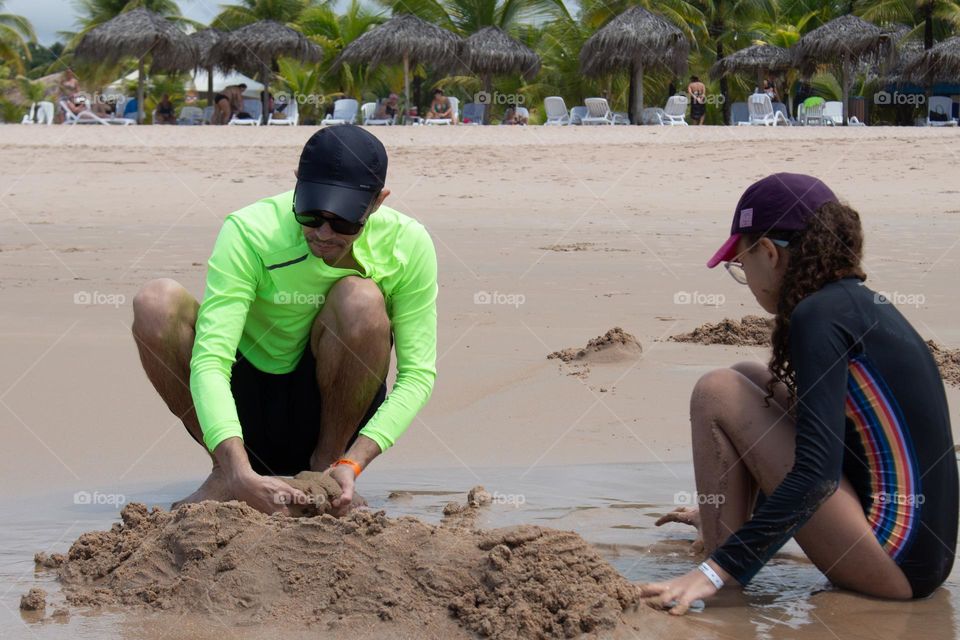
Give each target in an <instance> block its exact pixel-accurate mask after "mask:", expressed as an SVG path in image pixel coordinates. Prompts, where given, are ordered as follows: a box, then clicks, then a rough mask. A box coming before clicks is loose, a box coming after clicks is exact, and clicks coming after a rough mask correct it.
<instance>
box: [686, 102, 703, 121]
mask: <svg viewBox="0 0 960 640" xmlns="http://www.w3.org/2000/svg"><path fill="white" fill-rule="evenodd" d="M706 114H707V105H706V104H703V103H700V102H694V103H693V104H692V105H690V118H691V119H693V120H699V119H700V118H702V117H703V116H705V115H706Z"/></svg>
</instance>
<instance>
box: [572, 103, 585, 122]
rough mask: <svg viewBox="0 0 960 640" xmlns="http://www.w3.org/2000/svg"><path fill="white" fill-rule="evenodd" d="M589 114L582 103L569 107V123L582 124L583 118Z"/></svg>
mask: <svg viewBox="0 0 960 640" xmlns="http://www.w3.org/2000/svg"><path fill="white" fill-rule="evenodd" d="M588 115H590V111H588V110H587V108H586V107H584V106H583V105H580V106H576V107H574V108H573V109H570V124H583V119H584V118H585V117H587V116H588Z"/></svg>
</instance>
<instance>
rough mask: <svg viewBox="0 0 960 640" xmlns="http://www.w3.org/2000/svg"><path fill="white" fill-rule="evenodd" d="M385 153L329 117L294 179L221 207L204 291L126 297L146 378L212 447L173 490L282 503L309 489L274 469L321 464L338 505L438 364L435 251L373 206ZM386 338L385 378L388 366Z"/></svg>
mask: <svg viewBox="0 0 960 640" xmlns="http://www.w3.org/2000/svg"><path fill="white" fill-rule="evenodd" d="M386 174H387V154H386V150H385V149H384V148H383V145H382V144H381V143H380V141H379V140H377V138H376V137H374V136H373V135H372V134H370V133H369V132H367V131H365V130H363V129H362V128H360V127H356V126H353V125H341V126H335V127H327V128H324V129H322V130H320V131H319V132H317V133H316V134H314V135H313V136H312V137H311V138H310V140H308V141H307V144H306V145H305V146H304V148H303V152H302V154H301V156H300V164H299V167H298V169H297V174H296V175H297V184H296V189H295V190H294V191H290V192H287V193H283V194H280V195H278V196H274V197H271V198H266V199H264V200H261V201H259V202H256V203H254V204H252V205H250V206H248V207H245V208H243V209H241V210H239V211H236V212H234V213H232V214H230V215H228V216H227V218H226V220H225V221H224V224H223V227H222V228H221V230H220V234H219V236H218V238H217V241H216V244H215V246H214V249H213V253H212V255H211V256H210V260H209V262H208V269H207V286H206V293H205V295H204V299H203V304H202V305H198V303H197V301H196V300H195V299H194V298H193V297H192V296H191V295H190V294H189V293H188V292H187V291H186V290H185V289H184V288H183V287H182V286H181V285H180V284H178V283H177V282H175V281H173V280H169V279H159V280H153V281H151V282H149V283H147V284H146V285H145V286H144V287H143V288H142V289H141V290H140V292H139V293H138V294H137V296H136V298H135V299H134V303H133V307H134V323H133V333H134V337H135V339H136V342H137V347H138V349H139V352H140V359H141V362H142V363H143V366H144V370H145V371H146V373H147V377H148V378H149V379H150V381H151V382H152V383H153V385H154V387H155V388H156V389H157V391H158V392H159V393H160V396H161V397H162V398H163V399H164V401H165V402H166V403H167V406H168V407H169V408H170V410H171V411H172V412H173V413H174V414H175V415H176V416H177V417H178V418H180V419H181V420H182V421H183V423H184V426H185V427H186V428H187V431H188V432H189V433H190V435H191V436H193V438H194V439H195V440H197V441H198V442H200V443H202V444H204V445H205V446H206V447H207V449H208V450H209V452H210V453H211V456H212V458H213V470H212V472H211V474H210V476H209V477H208V478H207V480H206V481H205V482H204V483H203V485H201V487H200V488H199V489H198V490H197V491H196V492H194V493H193V494H192V495H190V496H188V497H187V498H185V499H184V500H183V501H182V502H197V501H200V500H229V499H238V500H243V501H245V502H247V503H248V504H250V505H251V506H253V507H255V508H257V509H259V510H261V511H264V512H268V513H269V512H275V511H279V512H284V513H285V512H287V508H286V504H289V503H290V502H291V501H293V500H305V499H306V497H305V496H304V495H303V494H301V493H300V492H299V491H297V490H296V489H294V488H292V487H290V486H289V485H288V484H287V483H285V482H283V481H282V480H279V479H277V478H274V477H272V476H278V475H294V474H296V473H298V472H299V471H303V470H308V469H309V470H315V471H322V470H325V469H329V470H330V471H329V472H330V474H331V476H332V477H333V478H335V479H336V481H337V482H338V483H339V484H340V486H341V488H342V490H343V495H342V496H341V498H340V499H339V500H337V501H335V502H334V506H335V507H336V508H337V511H338V512H340V513H342V512H344V511H346V510H347V509H348V508H349V506H350V504H351V502H352V501H353V498H354V484H355V480H356V477H357V476H358V475H359V474H360V472H361V471H362V470H363V469H364V468H365V467H366V466H367V465H368V464H370V462H371V461H372V460H373V459H374V458H375V457H376V456H378V455H379V454H380V453H381V452H383V451H384V450H386V449H387V448H388V447H390V446H391V445H393V443H394V442H395V441H396V439H397V438H398V437H399V436H400V435H401V434H402V433H403V432H404V430H406V428H407V427H408V426H409V424H410V422H411V421H412V420H413V418H414V417H415V416H416V414H417V412H418V411H419V410H420V409H421V408H422V407H423V406H424V404H426V402H427V399H428V398H429V397H430V393H431V391H432V389H433V383H434V379H435V378H436V365H435V361H436V324H437V311H436V296H437V262H436V253H435V251H434V247H433V243H432V241H431V240H430V236H429V235H428V234H427V231H426V229H424V227H423V226H422V225H421V224H420V223H418V222H417V221H415V220H413V219H412V218H409V217H407V216H405V215H403V214H402V213H400V212H398V211H395V210H393V209H391V208H389V207H386V206H384V205H383V201H384V200H385V199H386V198H387V196H388V195H389V194H390V190H389V189H387V188H386V187H385V186H384V183H385V179H386ZM391 344H394V345H395V349H396V354H397V377H396V383H395V384H394V386H393V388H392V390H391V393H390V395H389V397H386V387H385V379H386V376H387V370H388V369H389V365H390V351H391Z"/></svg>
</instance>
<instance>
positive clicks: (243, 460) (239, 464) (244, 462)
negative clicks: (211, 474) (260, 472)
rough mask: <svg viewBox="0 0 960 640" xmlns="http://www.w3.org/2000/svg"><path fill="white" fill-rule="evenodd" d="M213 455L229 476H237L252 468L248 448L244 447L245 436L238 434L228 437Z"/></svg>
mask: <svg viewBox="0 0 960 640" xmlns="http://www.w3.org/2000/svg"><path fill="white" fill-rule="evenodd" d="M213 457H214V458H216V460H217V464H218V465H219V466H220V468H221V469H223V472H224V473H225V474H226V475H227V476H228V477H229V476H236V475H240V474H243V473H246V472H249V471H251V470H252V467H251V466H250V458H248V457H247V450H246V449H245V448H244V447H243V438H238V437H236V436H234V437H232V438H227V439H226V440H224V441H223V442H221V443H220V444H218V445H217V448H216V449H214V450H213Z"/></svg>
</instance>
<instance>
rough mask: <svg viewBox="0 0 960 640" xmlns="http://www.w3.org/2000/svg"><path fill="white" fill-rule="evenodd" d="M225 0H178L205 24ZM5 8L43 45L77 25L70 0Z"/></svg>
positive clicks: (12, 2)
mask: <svg viewBox="0 0 960 640" xmlns="http://www.w3.org/2000/svg"><path fill="white" fill-rule="evenodd" d="M225 3H226V4H229V0H179V1H178V4H179V5H180V12H181V13H183V15H185V16H186V17H188V18H190V19H191V20H196V21H197V22H201V23H203V24H209V23H210V21H211V20H212V19H213V17H214V16H216V15H217V14H218V13H220V5H221V4H225ZM2 11H3V13H13V14H16V15H21V16H23V17H25V18H26V19H27V20H29V21H30V23H31V24H33V28H34V30H35V31H36V32H37V40H39V41H40V44H42V45H47V46H49V45H51V44H53V43H54V42H56V41H57V40H58V39H59V38H58V37H57V32H58V31H75V30H76V28H77V24H76V23H77V13H76V8H75V7H74V4H73V2H72V1H71V0H7V1H6V3H5V4H4V6H3V10H2Z"/></svg>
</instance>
